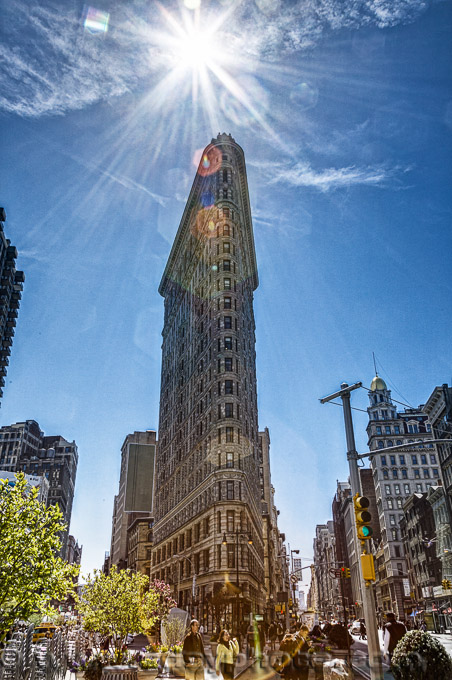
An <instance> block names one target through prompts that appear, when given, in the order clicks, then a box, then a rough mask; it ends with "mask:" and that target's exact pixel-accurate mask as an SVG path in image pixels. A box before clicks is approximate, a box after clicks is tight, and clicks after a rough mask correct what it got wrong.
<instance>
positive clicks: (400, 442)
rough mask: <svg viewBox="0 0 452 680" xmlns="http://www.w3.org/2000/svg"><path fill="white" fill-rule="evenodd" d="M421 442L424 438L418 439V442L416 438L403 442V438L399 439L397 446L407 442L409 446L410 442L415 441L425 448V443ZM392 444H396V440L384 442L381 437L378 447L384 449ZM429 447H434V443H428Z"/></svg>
mask: <svg viewBox="0 0 452 680" xmlns="http://www.w3.org/2000/svg"><path fill="white" fill-rule="evenodd" d="M419 442H422V439H418V440H417V442H415V441H414V439H409V440H408V441H407V442H403V441H402V440H401V439H397V441H396V445H397V446H402V445H403V444H406V445H407V446H409V445H410V444H415V443H417V445H418V446H419V448H421V449H423V448H424V444H419ZM427 442H428V440H427ZM390 446H394V442H393V441H392V440H391V439H388V440H386V442H384V441H383V440H382V439H379V440H378V448H379V449H384V448H386V447H387V448H389V447H390ZM428 448H429V449H432V448H433V444H428Z"/></svg>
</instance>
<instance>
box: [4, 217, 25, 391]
mask: <svg viewBox="0 0 452 680" xmlns="http://www.w3.org/2000/svg"><path fill="white" fill-rule="evenodd" d="M5 220H6V214H5V210H4V208H0V399H1V397H2V396H3V387H4V385H5V376H6V370H7V368H6V367H7V366H8V364H9V358H8V357H9V355H10V354H11V345H12V344H13V337H14V328H15V326H16V319H17V315H18V309H19V304H20V298H21V296H22V288H23V283H24V281H25V276H24V273H23V272H20V271H16V268H15V264H16V259H17V250H16V248H15V247H14V246H12V245H11V242H10V240H9V239H7V238H5V234H4V232H3V223H4V222H5Z"/></svg>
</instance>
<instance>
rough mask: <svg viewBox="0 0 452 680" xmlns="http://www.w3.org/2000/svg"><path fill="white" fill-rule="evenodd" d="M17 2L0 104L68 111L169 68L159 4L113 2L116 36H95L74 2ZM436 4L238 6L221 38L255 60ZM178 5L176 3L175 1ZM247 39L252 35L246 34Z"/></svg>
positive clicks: (5, 49)
mask: <svg viewBox="0 0 452 680" xmlns="http://www.w3.org/2000/svg"><path fill="white" fill-rule="evenodd" d="M67 4H68V5H69V4H70V5H71V6H69V7H68V6H66V4H65V3H60V5H59V6H58V4H55V3H54V2H50V0H47V1H46V0H42V2H40V3H39V5H37V4H35V5H34V6H33V4H30V3H29V2H28V1H27V0H10V2H9V3H7V4H6V5H5V7H4V8H3V9H4V16H3V33H4V35H3V44H2V46H1V47H0V57H1V58H2V60H3V64H4V66H3V74H2V76H1V77H0V85H1V87H0V109H2V110H4V111H7V112H12V113H15V114H18V115H20V116H27V117H36V116H41V115H45V114H53V115H55V114H63V113H65V112H66V111H70V110H75V109H81V108H84V107H86V106H89V105H91V104H93V103H95V102H98V101H101V100H108V99H111V98H113V97H116V96H119V95H123V94H125V93H126V92H130V91H134V90H135V89H137V88H138V86H139V85H140V84H142V83H143V82H145V81H146V80H147V79H148V82H149V83H150V86H151V87H153V86H155V84H156V82H157V81H158V80H159V79H160V78H162V77H163V76H164V75H165V73H166V70H167V61H168V59H167V57H168V55H167V54H166V53H165V50H164V49H163V48H162V47H161V46H159V42H158V38H157V36H158V31H159V26H160V27H161V15H160V12H159V10H158V8H157V4H156V3H155V4H151V5H148V4H143V3H142V2H139V3H138V2H137V3H133V2H130V3H127V5H126V6H125V5H124V4H122V3H116V4H115V5H113V7H112V9H111V11H110V24H109V30H108V33H105V34H101V35H90V34H87V33H85V32H84V30H83V18H82V16H80V14H77V13H76V12H75V11H74V9H73V8H74V5H73V4H72V3H67ZM429 4H430V2H429V1H428V0H315V1H314V0H298V1H296V2H293V3H285V2H277V1H275V2H265V1H258V0H256V2H253V3H251V2H245V1H242V2H241V1H240V0H238V2H237V3H236V6H235V9H234V12H233V13H232V14H231V16H230V19H229V20H228V22H227V23H226V24H225V26H224V27H223V28H222V29H221V35H219V36H218V39H219V40H221V42H222V44H224V45H227V46H229V47H230V50H231V54H238V53H240V54H241V55H242V57H243V58H245V57H246V56H248V57H251V58H253V59H261V58H263V57H264V58H265V59H266V60H267V61H268V60H272V59H273V60H274V59H276V58H277V57H279V56H280V55H281V53H287V52H294V51H300V50H303V49H306V48H308V47H312V46H313V45H314V44H316V43H317V42H318V40H319V39H320V37H321V36H322V35H324V34H325V33H326V32H327V31H331V30H338V29H342V28H346V27H347V28H359V27H361V26H368V25H374V26H379V27H382V28H387V27H390V26H394V25H396V24H400V23H404V22H408V21H412V20H414V19H415V18H416V17H418V16H419V14H420V13H421V12H423V11H424V10H425V9H426V8H427V7H428V5H429ZM175 6H176V4H175ZM244 36H246V39H245V38H244Z"/></svg>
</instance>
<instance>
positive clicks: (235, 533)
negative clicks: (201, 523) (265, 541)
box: [222, 527, 253, 635]
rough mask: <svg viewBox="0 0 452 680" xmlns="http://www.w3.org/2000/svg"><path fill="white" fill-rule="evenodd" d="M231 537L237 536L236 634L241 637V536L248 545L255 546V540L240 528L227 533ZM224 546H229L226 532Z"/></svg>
mask: <svg viewBox="0 0 452 680" xmlns="http://www.w3.org/2000/svg"><path fill="white" fill-rule="evenodd" d="M227 533H228V534H229V535H231V536H234V535H235V585H236V603H235V606H236V631H235V632H236V634H237V635H240V598H239V592H240V586H239V536H240V537H241V538H246V539H247V541H248V545H253V539H252V538H251V534H245V533H243V532H241V531H239V528H238V527H236V530H235V531H233V532H231V531H228V532H227ZM222 544H223V545H227V544H228V541H227V539H226V532H224V533H223V540H222Z"/></svg>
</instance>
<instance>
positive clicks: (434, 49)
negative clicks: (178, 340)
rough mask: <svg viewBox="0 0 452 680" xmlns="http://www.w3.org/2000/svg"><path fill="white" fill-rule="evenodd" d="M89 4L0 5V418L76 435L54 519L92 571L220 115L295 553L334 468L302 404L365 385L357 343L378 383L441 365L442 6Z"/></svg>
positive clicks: (447, 361) (424, 390)
mask: <svg viewBox="0 0 452 680" xmlns="http://www.w3.org/2000/svg"><path fill="white" fill-rule="evenodd" d="M186 4H187V5H191V4H193V5H196V4H197V3H196V2H195V1H194V0H191V2H190V0H188V1H187V3H186ZM93 7H94V8H95V9H97V10H98V11H99V12H101V13H103V15H102V14H100V15H99V14H97V15H96V16H97V18H99V16H101V17H102V16H103V17H104V18H105V20H106V18H107V15H108V25H107V28H108V30H106V31H101V30H98V31H94V32H93V31H91V32H90V31H88V30H86V27H85V26H84V19H85V18H86V8H84V5H83V3H81V2H78V1H75V0H73V1H72V2H69V1H64V2H63V1H61V2H58V1H56V0H55V1H54V2H52V1H51V0H44V1H41V2H39V3H33V5H31V4H30V3H29V2H26V1H25V0H24V1H22V0H10V2H8V3H5V6H4V7H3V13H4V15H5V16H4V21H3V27H2V29H1V30H2V32H3V35H2V36H1V38H2V40H1V44H2V47H1V48H0V50H1V52H2V57H3V59H4V68H3V71H2V73H1V76H0V78H1V87H0V115H1V128H2V163H1V170H0V172H1V187H2V190H1V194H0V198H1V203H2V204H3V205H4V207H5V209H6V211H7V222H6V234H7V236H8V237H9V238H10V239H11V241H12V243H13V244H14V245H16V247H17V248H18V250H19V259H18V267H19V268H21V269H23V270H24V271H25V274H26V282H25V287H24V294H23V300H22V304H21V309H20V315H19V320H18V325H17V329H16V337H15V340H14V345H13V351H12V355H11V361H10V366H9V369H8V375H7V382H6V388H5V393H4V398H3V404H2V411H1V424H2V425H4V424H9V423H12V422H16V421H20V420H24V419H27V418H33V419H35V420H37V421H38V422H39V424H40V425H41V428H42V429H43V430H44V431H45V433H46V434H61V435H63V436H64V437H66V438H67V439H70V440H72V439H75V440H76V442H77V444H78V447H79V454H80V462H79V470H78V477H77V485H76V496H75V503H74V510H73V517H72V525H71V532H72V533H74V535H75V536H76V537H77V538H78V539H79V541H80V542H81V543H82V544H83V546H84V556H83V569H84V571H87V570H89V569H92V568H93V567H96V566H100V565H101V563H102V561H103V556H104V551H105V550H108V549H109V543H110V529H111V514H112V505H113V496H114V494H115V493H116V492H117V486H118V478H119V462H120V447H121V444H122V441H123V439H124V437H125V436H126V435H127V434H128V433H129V432H133V431H134V430H141V429H149V428H153V429H156V428H157V425H158V399H159V384H160V345H161V336H160V333H161V328H162V321H163V299H162V298H161V297H160V296H159V294H158V292H157V288H158V284H159V282H160V278H161V275H162V272H163V269H164V266H165V263H166V259H167V257H168V254H169V251H170V247H171V244H172V240H173V238H174V235H175V233H176V230H177V227H178V225H179V220H180V217H181V215H182V211H183V208H184V201H185V199H186V197H187V195H188V192H189V189H190V186H191V183H192V180H193V177H194V173H195V165H194V161H193V159H194V158H196V157H197V154H199V150H200V149H202V148H204V146H206V144H208V143H209V142H210V139H211V138H212V137H213V136H216V135H217V133H218V132H227V133H231V134H232V135H233V137H234V138H235V139H236V141H237V142H238V143H239V144H240V145H241V146H242V147H243V149H244V151H245V156H246V161H247V172H248V181H249V190H250V199H251V204H252V210H253V222H254V231H255V242H256V251H257V259H258V267H259V277H260V286H259V288H258V289H257V291H256V294H255V313H256V325H257V329H256V335H257V348H256V350H257V371H258V396H259V422H260V427H261V428H263V427H265V426H267V427H268V428H269V430H270V436H271V455H272V481H273V483H274V486H275V488H276V502H277V504H278V506H279V508H280V510H281V514H280V528H281V530H282V531H285V532H286V535H287V538H288V540H289V541H290V544H291V547H292V548H300V549H301V554H302V555H303V556H304V557H309V556H311V555H312V538H313V535H314V527H315V525H316V524H317V523H322V522H325V521H326V520H328V519H329V518H330V516H331V501H332V497H333V494H334V491H335V488H336V480H337V479H340V480H343V479H345V478H346V476H347V464H346V457H345V437H344V432H343V424H342V413H341V409H340V408H338V407H337V406H334V405H325V406H321V405H320V404H319V401H318V399H319V398H320V397H322V396H324V395H326V394H328V393H330V392H334V391H335V390H336V389H338V387H339V385H340V383H341V382H343V381H347V382H349V383H351V382H354V381H357V380H362V381H363V383H364V385H367V386H368V385H369V384H370V381H371V379H372V377H373V374H374V369H373V362H372V352H373V351H374V352H375V354H376V357H377V362H378V367H379V372H380V374H381V375H382V376H383V377H384V378H385V379H386V380H387V382H388V385H389V387H390V388H392V389H393V396H394V397H395V398H397V399H400V400H401V401H404V402H407V403H410V404H412V405H415V406H417V405H418V404H420V403H423V402H424V401H425V400H426V399H427V397H428V396H429V394H430V393H431V391H432V389H433V387H434V386H435V385H437V384H441V383H443V382H450V381H451V376H452V367H451V365H452V362H451V343H450V337H451V315H450V301H451V297H452V296H451V288H452V285H451V284H452V282H451V230H450V222H451V220H450V218H451V198H450V196H451V192H450V180H451V157H452V156H451V150H452V72H451V68H450V64H451V41H450V35H451V24H452V10H451V3H450V2H448V1H447V0H446V1H439V0H438V1H433V0H432V1H430V2H427V1H421V0H391V1H390V0H317V1H315V2H314V0H303V2H297V1H296V0H292V1H290V2H283V1H278V0H255V1H254V2H252V1H251V0H249V1H248V2H236V3H233V2H228V1H227V0H223V1H222V2H220V1H218V2H213V1H212V2H210V3H207V2H202V3H201V4H200V7H198V9H195V10H191V9H189V8H188V7H186V6H185V5H184V3H182V2H181V3H177V2H164V1H163V2H161V3H160V4H158V3H155V2H152V1H150V0H149V1H148V0H135V1H127V2H125V1H124V2H118V1H116V2H113V1H111V2H109V1H107V0H102V1H101V0H97V1H96V3H95V4H94V5H93ZM90 16H91V17H92V16H93V15H92V14H91V15H90ZM105 24H106V21H105V22H104V25H105ZM193 27H195V28H193ZM190 36H192V38H193V40H192V38H190ZM194 46H195V51H193V48H194ZM396 390H397V391H396ZM352 404H353V405H354V406H356V407H358V408H364V409H365V408H366V406H367V396H366V393H365V392H364V391H363V390H360V391H358V392H355V393H354V394H353V397H352ZM354 417H355V425H356V438H357V445H358V448H359V450H360V451H363V450H365V448H366V436H365V425H366V422H367V421H366V414H364V413H361V412H359V411H355V412H354Z"/></svg>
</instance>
